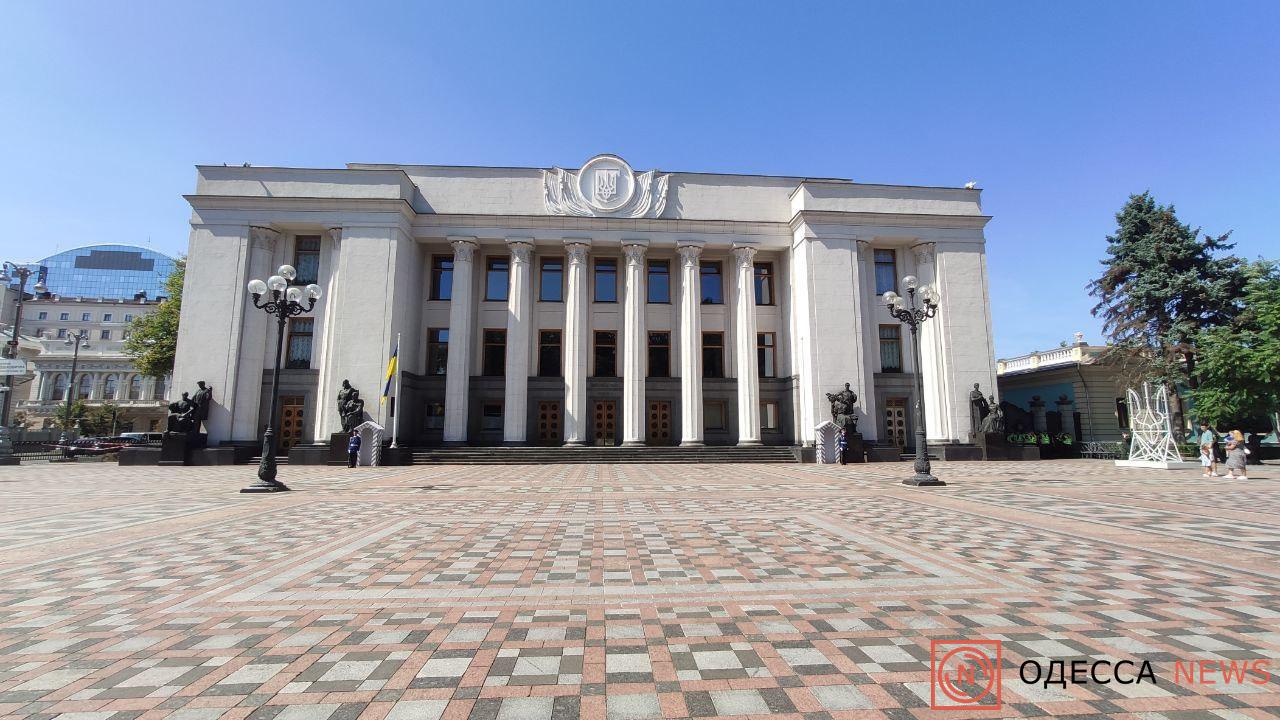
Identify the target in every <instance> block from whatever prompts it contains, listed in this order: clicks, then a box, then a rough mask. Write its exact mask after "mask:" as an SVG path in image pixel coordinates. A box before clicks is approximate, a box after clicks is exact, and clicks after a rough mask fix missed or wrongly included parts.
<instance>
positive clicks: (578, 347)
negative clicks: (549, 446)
mask: <svg viewBox="0 0 1280 720" xmlns="http://www.w3.org/2000/svg"><path fill="white" fill-rule="evenodd" d="M590 247H591V246H590V241H588V240H565V255H566V256H567V257H566V258H565V260H566V267H565V272H566V275H567V277H566V281H567V282H566V292H565V298H564V444H565V445H575V446H576V445H585V444H586V443H587V357H588V355H589V353H590V352H591V351H590V347H591V345H590V338H591V329H590V327H588V326H589V324H590V323H589V319H588V314H587V310H588V305H587V302H588V298H587V277H588V276H587V258H588V251H589V250H590Z"/></svg>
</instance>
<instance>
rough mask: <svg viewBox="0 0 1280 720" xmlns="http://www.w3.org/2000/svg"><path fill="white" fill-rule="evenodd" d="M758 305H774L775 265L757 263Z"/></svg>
mask: <svg viewBox="0 0 1280 720" xmlns="http://www.w3.org/2000/svg"><path fill="white" fill-rule="evenodd" d="M755 275H756V304H757V305H772V304H773V263H767V262H766V263H756V265H755Z"/></svg>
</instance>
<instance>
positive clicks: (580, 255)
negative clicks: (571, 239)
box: [565, 243, 590, 265]
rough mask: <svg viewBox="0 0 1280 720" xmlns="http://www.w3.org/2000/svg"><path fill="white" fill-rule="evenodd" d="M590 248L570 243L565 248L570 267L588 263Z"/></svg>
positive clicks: (581, 244) (582, 244)
mask: <svg viewBox="0 0 1280 720" xmlns="http://www.w3.org/2000/svg"><path fill="white" fill-rule="evenodd" d="M589 251H590V248H589V247H588V246H587V245H586V244H584V243H569V244H568V245H566V246H565V255H566V257H567V258H568V260H569V264H570V265H581V264H583V263H585V262H586V261H587V253H588V252H589Z"/></svg>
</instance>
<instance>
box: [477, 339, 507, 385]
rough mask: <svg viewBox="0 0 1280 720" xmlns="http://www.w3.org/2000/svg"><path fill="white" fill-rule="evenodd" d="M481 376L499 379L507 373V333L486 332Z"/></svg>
mask: <svg viewBox="0 0 1280 720" xmlns="http://www.w3.org/2000/svg"><path fill="white" fill-rule="evenodd" d="M482 364H483V367H482V368H481V370H480V374H481V375H488V376H490V377H499V376H502V375H505V374H506V372H507V331H506V330H485V331H484V355H483V363H482Z"/></svg>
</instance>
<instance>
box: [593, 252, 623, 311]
mask: <svg viewBox="0 0 1280 720" xmlns="http://www.w3.org/2000/svg"><path fill="white" fill-rule="evenodd" d="M595 298H596V302H618V261H617V260H616V259H614V258H596V294H595Z"/></svg>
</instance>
